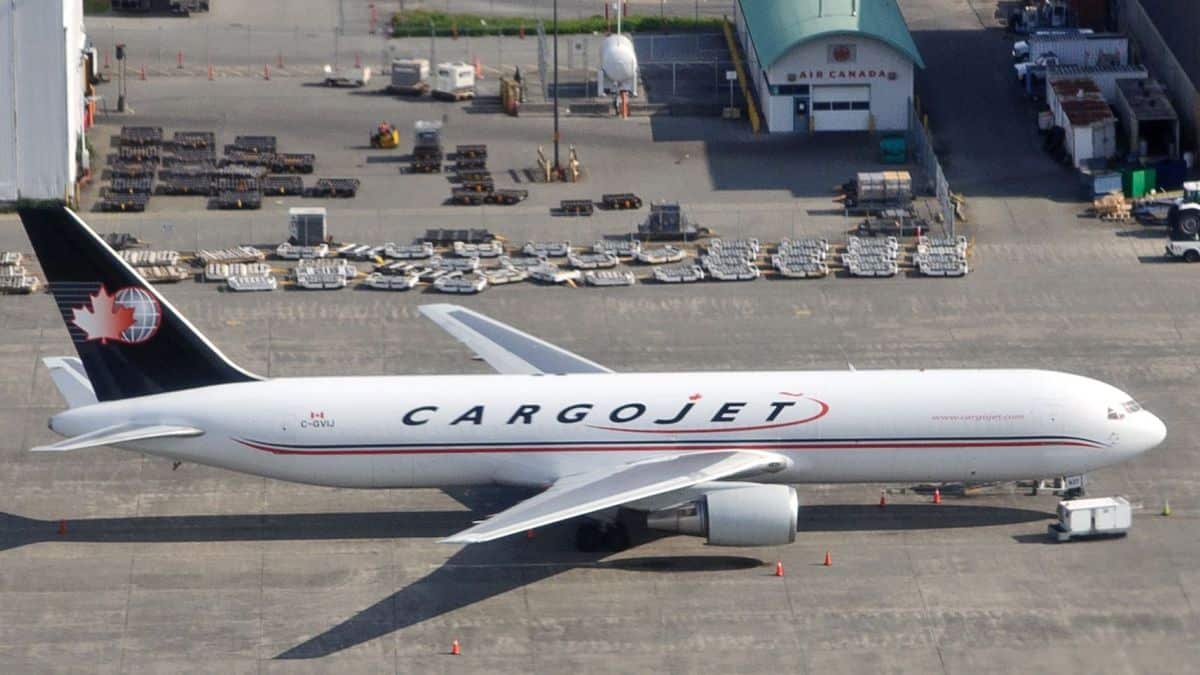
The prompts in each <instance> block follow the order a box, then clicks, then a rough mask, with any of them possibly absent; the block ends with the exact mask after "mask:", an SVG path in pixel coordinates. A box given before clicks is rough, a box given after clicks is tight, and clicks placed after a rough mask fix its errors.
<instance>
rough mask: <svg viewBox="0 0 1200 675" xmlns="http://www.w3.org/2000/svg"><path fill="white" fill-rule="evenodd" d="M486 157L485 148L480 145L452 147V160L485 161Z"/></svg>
mask: <svg viewBox="0 0 1200 675" xmlns="http://www.w3.org/2000/svg"><path fill="white" fill-rule="evenodd" d="M487 156H488V150H487V146H486V145H484V144H482V143H480V144H476V145H456V146H454V158H455V159H456V160H463V159H482V160H486V159H487Z"/></svg>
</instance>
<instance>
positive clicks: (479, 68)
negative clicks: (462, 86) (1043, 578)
mask: <svg viewBox="0 0 1200 675" xmlns="http://www.w3.org/2000/svg"><path fill="white" fill-rule="evenodd" d="M475 79H477V80H482V79H483V64H482V63H480V62H479V57H478V56H476V57H475Z"/></svg>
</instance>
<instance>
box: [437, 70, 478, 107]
mask: <svg viewBox="0 0 1200 675" xmlns="http://www.w3.org/2000/svg"><path fill="white" fill-rule="evenodd" d="M433 95H434V96H437V97H439V98H446V99H451V100H455V101H458V100H461V99H464V98H474V97H475V69H474V68H473V67H471V65H470V64H468V63H462V62H455V63H449V62H447V63H439V64H438V67H437V76H436V77H435V78H434V84H433Z"/></svg>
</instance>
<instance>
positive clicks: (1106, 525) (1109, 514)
mask: <svg viewBox="0 0 1200 675" xmlns="http://www.w3.org/2000/svg"><path fill="white" fill-rule="evenodd" d="M1132 524H1133V510H1132V508H1131V507H1130V506H1129V500H1127V499H1125V498H1124V497H1099V498H1094V499H1072V500H1069V501H1062V502H1059V503H1058V522H1055V523H1051V524H1049V525H1047V526H1046V531H1047V533H1048V534H1049V535H1050V537H1051V538H1052V539H1054V540H1055V541H1058V542H1064V541H1070V540H1071V539H1076V538H1080V537H1123V536H1125V535H1126V534H1127V533H1128V532H1129V527H1130V526H1131V525H1132Z"/></svg>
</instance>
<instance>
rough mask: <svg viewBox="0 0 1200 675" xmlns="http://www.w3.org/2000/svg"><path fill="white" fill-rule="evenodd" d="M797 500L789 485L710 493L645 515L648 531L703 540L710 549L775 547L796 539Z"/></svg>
mask: <svg viewBox="0 0 1200 675" xmlns="http://www.w3.org/2000/svg"><path fill="white" fill-rule="evenodd" d="M799 511H800V498H799V497H798V496H797V495H796V488H794V487H792V486H790V485H752V486H747V487H740V488H730V489H728V490H714V491H712V492H709V493H708V494H706V495H704V497H703V498H701V499H698V500H696V501H694V502H691V503H688V504H684V505H683V506H678V507H675V508H673V509H664V510H662V511H655V512H653V513H650V514H649V515H647V516H646V526H647V527H649V528H650V529H652V530H659V531H662V532H675V533H677V534H690V535H693V536H696V537H707V539H708V543H709V544H712V545H713V546H778V545H780V544H790V543H791V542H793V541H795V540H796V519H797V518H798V515H799Z"/></svg>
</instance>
